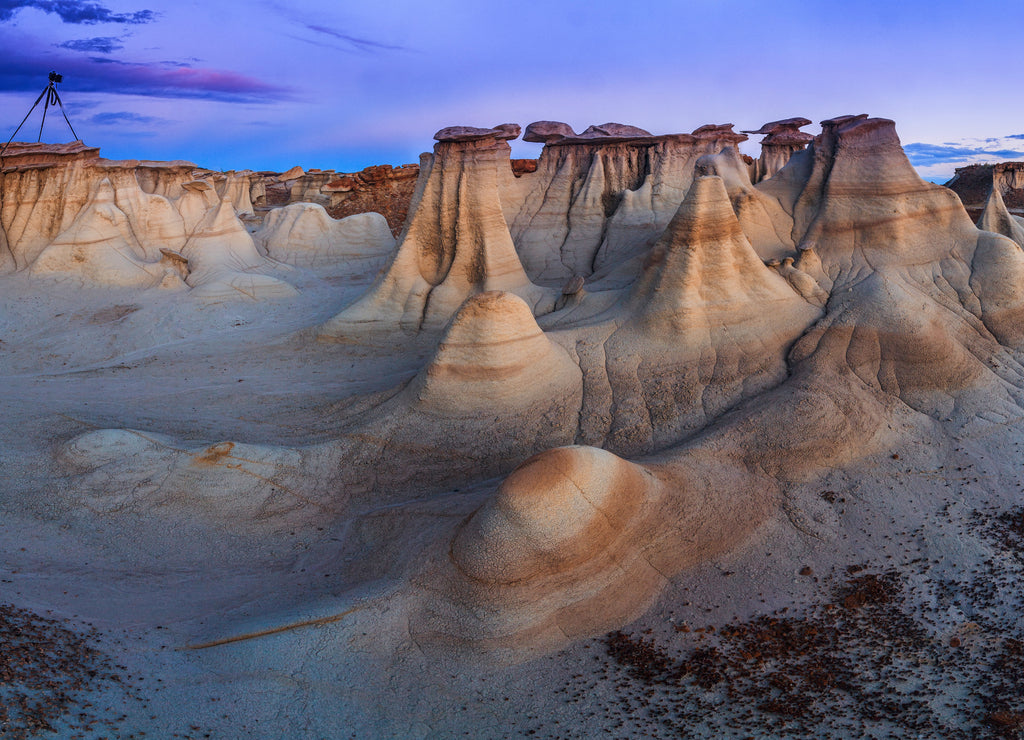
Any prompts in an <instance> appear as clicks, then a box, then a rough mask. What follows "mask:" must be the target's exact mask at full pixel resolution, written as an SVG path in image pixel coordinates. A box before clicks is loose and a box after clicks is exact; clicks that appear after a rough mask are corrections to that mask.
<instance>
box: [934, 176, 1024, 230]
mask: <svg viewBox="0 0 1024 740" xmlns="http://www.w3.org/2000/svg"><path fill="white" fill-rule="evenodd" d="M993 185H995V186H996V187H998V188H999V194H1000V196H1001V197H1002V199H1003V202H1004V204H1005V205H1006V207H1007V208H1008V209H1009V210H1010V211H1011V212H1012V213H1013V214H1015V215H1017V216H1022V215H1024V162H999V163H998V164H971V165H968V166H966V167H957V169H956V174H954V175H953V179H952V180H950V181H949V182H947V183H946V187H947V188H949V189H950V190H952V191H953V192H954V193H956V194H957V195H958V196H960V200H962V201H963V204H964V208H966V209H967V213H968V214H969V215H970V216H971V218H973V219H975V220H977V219H978V218H980V217H981V214H982V212H983V211H984V210H985V204H986V201H987V199H988V194H989V191H990V190H991V189H992V187H993Z"/></svg>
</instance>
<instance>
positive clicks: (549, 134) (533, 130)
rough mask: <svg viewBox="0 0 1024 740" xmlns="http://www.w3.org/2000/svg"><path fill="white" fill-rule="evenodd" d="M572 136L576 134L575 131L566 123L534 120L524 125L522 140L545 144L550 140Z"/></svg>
mask: <svg viewBox="0 0 1024 740" xmlns="http://www.w3.org/2000/svg"><path fill="white" fill-rule="evenodd" d="M574 136H576V132H575V131H573V130H572V126H570V125H569V124H568V123H562V122H561V121H534V122H533V123H531V124H530V125H529V126H527V127H526V133H525V134H523V141H532V142H537V143H540V144H546V143H548V142H549V141H551V140H557V139H564V138H572V137H574Z"/></svg>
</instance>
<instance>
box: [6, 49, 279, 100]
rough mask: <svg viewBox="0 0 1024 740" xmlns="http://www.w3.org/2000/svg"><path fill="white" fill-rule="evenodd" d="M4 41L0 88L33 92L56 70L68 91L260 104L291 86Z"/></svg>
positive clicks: (233, 74)
mask: <svg viewBox="0 0 1024 740" xmlns="http://www.w3.org/2000/svg"><path fill="white" fill-rule="evenodd" d="M10 47H11V44H6V45H0V92H34V91H37V90H40V89H42V87H43V86H44V85H45V84H46V82H45V81H46V73H47V72H48V71H50V70H51V69H55V70H57V71H58V72H60V73H62V74H63V75H64V76H65V83H64V89H65V90H68V91H70V92H102V93H113V94H127V95H146V96H150V97H158V98H202V99H206V100H222V101H227V102H249V103H262V102H272V101H277V100H285V99H288V98H289V96H290V91H289V90H288V89H287V88H283V87H279V86H277V85H271V84H269V83H266V82H263V81H261V80H258V79H255V78H253V77H247V76H246V75H243V74H239V73H237V72H231V71H225V70H216V69H202V68H192V67H188V66H177V65H178V64H181V63H179V62H122V61H119V60H116V59H109V58H105V57H88V58H82V57H78V56H56V57H55V56H53V55H33V54H31V53H26V52H23V51H21V52H19V51H18V50H16V49H11V48H10Z"/></svg>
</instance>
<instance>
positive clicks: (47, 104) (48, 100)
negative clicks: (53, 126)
mask: <svg viewBox="0 0 1024 740" xmlns="http://www.w3.org/2000/svg"><path fill="white" fill-rule="evenodd" d="M52 91H53V83H52V82H51V83H50V87H48V88H47V90H46V102H45V103H43V120H42V123H40V124H39V138H38V139H36V143H37V144H38V143H39V142H40V141H42V140H43V126H45V125H46V111H47V109H48V108H49V107H50V106H51V105H53V103H52V102H51V96H52Z"/></svg>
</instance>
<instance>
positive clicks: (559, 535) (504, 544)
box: [451, 447, 652, 583]
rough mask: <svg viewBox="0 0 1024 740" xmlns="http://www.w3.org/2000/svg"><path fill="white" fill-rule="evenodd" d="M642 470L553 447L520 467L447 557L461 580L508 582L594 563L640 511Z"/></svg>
mask: <svg viewBox="0 0 1024 740" xmlns="http://www.w3.org/2000/svg"><path fill="white" fill-rule="evenodd" d="M651 484H652V477H651V475H650V474H649V473H647V471H645V470H644V469H643V468H641V467H640V466H638V465H635V464H633V463H631V462H629V461H628V460H623V459H622V458H621V457H618V456H617V455H615V454H613V453H611V452H607V451H605V450H602V449H599V448H596V447H558V448H555V449H553V450H548V451H547V452H542V453H541V454H539V455H536V456H534V457H532V458H530V459H529V460H527V461H526V462H525V463H523V464H522V465H520V466H519V467H518V468H516V469H515V470H514V471H512V473H511V475H509V476H508V478H506V479H505V481H504V482H503V483H502V484H501V486H500V487H499V488H498V491H497V493H496V494H495V495H494V497H493V498H491V499H490V500H489V501H487V502H486V503H485V504H484V505H483V506H482V507H480V508H479V509H478V510H477V511H476V513H474V514H473V516H472V517H471V518H470V519H469V521H467V522H466V525H465V526H464V527H463V528H462V530H461V531H460V532H459V534H458V535H457V536H456V537H455V540H454V542H453V543H452V549H451V557H452V560H453V561H454V562H455V564H456V565H457V566H458V567H459V568H460V569H461V570H462V571H463V572H464V573H465V574H466V575H468V576H470V577H471V578H474V579H476V580H479V581H484V582H489V583H515V582H517V581H524V580H526V579H529V578H535V577H544V576H551V575H555V574H557V573H559V572H563V571H566V570H568V569H570V568H573V567H575V566H578V565H580V564H582V563H584V562H586V561H587V560H590V559H591V558H593V557H595V556H599V555H600V554H601V553H602V552H603V551H604V550H605V549H606V548H607V547H608V546H609V545H611V544H612V543H613V541H614V540H615V539H616V537H617V535H619V534H620V533H621V532H622V530H623V529H625V527H626V526H627V524H628V522H629V521H630V520H631V519H632V518H633V516H634V515H635V514H636V513H637V511H638V510H639V509H640V506H641V504H642V503H643V501H644V499H645V494H646V492H647V491H648V489H649V488H650V486H651Z"/></svg>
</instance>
